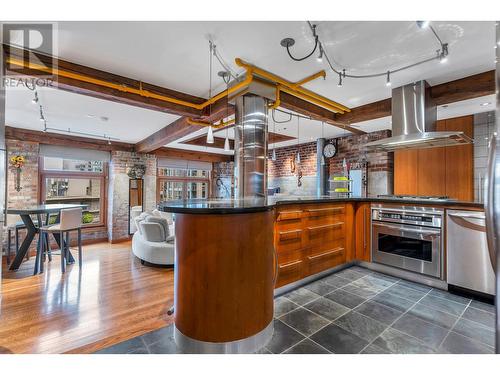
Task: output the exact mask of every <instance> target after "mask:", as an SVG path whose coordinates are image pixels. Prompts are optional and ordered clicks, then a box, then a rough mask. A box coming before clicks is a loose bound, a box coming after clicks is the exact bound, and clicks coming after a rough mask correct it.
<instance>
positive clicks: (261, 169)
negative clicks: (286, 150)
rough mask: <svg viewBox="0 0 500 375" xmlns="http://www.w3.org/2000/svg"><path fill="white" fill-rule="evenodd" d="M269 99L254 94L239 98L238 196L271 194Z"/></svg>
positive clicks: (236, 130)
mask: <svg viewBox="0 0 500 375" xmlns="http://www.w3.org/2000/svg"><path fill="white" fill-rule="evenodd" d="M268 102H269V100H268V99H266V98H263V97H260V96H257V95H253V94H246V95H241V96H238V97H237V98H236V124H235V126H234V177H235V194H234V195H235V198H262V197H266V196H267V176H266V175H267V160H266V156H267V120H268V114H267V113H268V108H269V106H268Z"/></svg>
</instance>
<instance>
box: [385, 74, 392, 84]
mask: <svg viewBox="0 0 500 375" xmlns="http://www.w3.org/2000/svg"><path fill="white" fill-rule="evenodd" d="M385 85H386V86H390V85H391V72H390V71H389V70H388V71H387V79H386V80H385Z"/></svg>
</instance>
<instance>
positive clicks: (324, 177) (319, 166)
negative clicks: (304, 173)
mask: <svg viewBox="0 0 500 375" xmlns="http://www.w3.org/2000/svg"><path fill="white" fill-rule="evenodd" d="M325 142H326V140H325V138H318V140H317V141H316V173H317V174H316V195H318V196H320V195H328V193H327V190H328V171H327V166H326V163H325V164H324V165H323V163H322V160H323V148H325Z"/></svg>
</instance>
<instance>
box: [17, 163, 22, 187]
mask: <svg viewBox="0 0 500 375" xmlns="http://www.w3.org/2000/svg"><path fill="white" fill-rule="evenodd" d="M15 189H16V191H21V189H22V187H21V168H16V182H15Z"/></svg>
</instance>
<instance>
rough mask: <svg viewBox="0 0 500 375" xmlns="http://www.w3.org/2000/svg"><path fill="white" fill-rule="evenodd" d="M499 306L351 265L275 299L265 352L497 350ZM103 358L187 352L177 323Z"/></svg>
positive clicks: (122, 345) (116, 348) (118, 346)
mask: <svg viewBox="0 0 500 375" xmlns="http://www.w3.org/2000/svg"><path fill="white" fill-rule="evenodd" d="M494 313H495V311H494V307H493V306H492V305H488V304H486V303H482V302H479V301H475V300H470V299H467V298H464V297H461V296H457V295H453V294H450V293H448V292H446V291H442V290H438V289H433V288H431V287H428V286H425V285H421V284H416V283H412V282H410V281H406V280H400V279H397V278H394V277H391V276H387V275H384V274H381V273H377V272H372V271H370V270H368V269H365V268H361V267H357V266H354V267H350V268H348V269H345V270H342V271H340V272H337V273H335V274H332V275H330V276H327V277H325V278H323V279H321V280H318V281H315V282H312V283H310V284H308V285H306V286H304V287H302V288H299V289H296V290H294V291H292V292H290V293H288V294H285V295H283V296H280V297H277V298H276V300H275V311H274V316H275V321H274V336H273V338H272V339H271V341H270V342H269V343H268V344H267V345H266V347H265V348H263V349H261V350H260V351H259V353H262V354H264V353H268V354H270V353H274V354H278V353H284V354H306V353H308V354H326V353H338V354H340V353H363V354H388V353H455V354H467V353H494V347H493V346H494V339H495V332H494V319H495V315H494ZM97 353H103V354H104V353H106V354H118V353H130V354H146V353H150V354H157V353H158V354H159V353H179V351H178V349H177V347H176V345H175V342H174V339H173V326H168V327H165V328H162V329H159V330H157V331H153V332H149V333H147V334H144V335H142V336H139V337H135V338H133V339H131V340H128V341H125V342H122V343H119V344H116V345H114V346H111V347H108V348H105V349H103V350H101V351H99V352H97Z"/></svg>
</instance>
